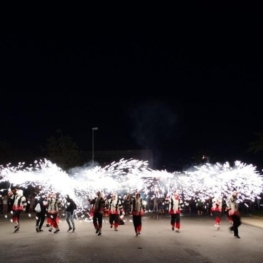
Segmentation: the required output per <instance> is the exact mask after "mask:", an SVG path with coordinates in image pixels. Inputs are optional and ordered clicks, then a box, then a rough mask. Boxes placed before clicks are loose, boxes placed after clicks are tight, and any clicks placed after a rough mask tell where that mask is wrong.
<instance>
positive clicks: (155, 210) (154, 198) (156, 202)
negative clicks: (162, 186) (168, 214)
mask: <svg viewBox="0 0 263 263" xmlns="http://www.w3.org/2000/svg"><path fill="white" fill-rule="evenodd" d="M153 212H154V213H157V214H158V197H157V195H154V196H153Z"/></svg>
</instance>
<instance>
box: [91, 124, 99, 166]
mask: <svg viewBox="0 0 263 263" xmlns="http://www.w3.org/2000/svg"><path fill="white" fill-rule="evenodd" d="M96 130H98V127H94V128H92V167H93V166H94V131H96Z"/></svg>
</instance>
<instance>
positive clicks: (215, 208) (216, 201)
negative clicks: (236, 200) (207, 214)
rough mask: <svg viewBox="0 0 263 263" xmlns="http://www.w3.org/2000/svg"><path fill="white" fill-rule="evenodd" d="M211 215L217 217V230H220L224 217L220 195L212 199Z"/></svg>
mask: <svg viewBox="0 0 263 263" xmlns="http://www.w3.org/2000/svg"><path fill="white" fill-rule="evenodd" d="M211 215H214V216H215V228H216V229H217V230H219V228H220V223H221V215H222V197H221V196H220V195H219V194H217V195H215V197H214V198H213V199H212V208H211Z"/></svg>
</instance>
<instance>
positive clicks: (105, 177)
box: [0, 159, 263, 217]
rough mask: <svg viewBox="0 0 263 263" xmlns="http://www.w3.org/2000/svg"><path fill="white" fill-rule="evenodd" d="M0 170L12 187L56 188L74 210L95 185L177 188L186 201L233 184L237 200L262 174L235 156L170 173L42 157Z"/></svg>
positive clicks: (254, 191)
mask: <svg viewBox="0 0 263 263" xmlns="http://www.w3.org/2000/svg"><path fill="white" fill-rule="evenodd" d="M0 174H1V177H0V178H1V179H0V182H8V183H9V184H10V186H13V187H22V188H28V187H29V186H30V185H31V186H33V187H37V188H39V189H40V191H39V194H47V193H50V192H56V193H59V194H60V196H61V197H62V198H64V197H65V196H66V195H67V194H68V195H69V196H70V197H72V198H73V199H74V200H75V201H76V203H77V205H78V207H79V211H84V210H85V208H86V206H87V199H88V198H92V197H94V196H95V193H96V191H98V190H100V191H102V192H103V193H104V194H105V195H108V194H110V193H113V192H117V193H118V194H119V195H122V196H123V195H125V194H127V193H130V194H134V193H135V192H141V193H142V194H143V196H145V197H146V198H147V197H151V196H152V195H157V196H158V197H163V196H167V195H170V194H171V193H172V192H175V191H177V192H178V193H179V194H181V195H182V196H183V198H184V200H185V201H186V202H187V201H188V200H189V199H190V198H191V197H193V198H194V199H202V200H206V199H208V198H210V197H213V196H215V195H216V194H220V195H221V196H222V197H224V198H226V197H228V196H229V195H230V194H231V192H232V191H234V190H236V191H238V192H239V193H240V194H239V201H244V200H251V201H254V200H255V198H256V197H258V198H259V195H260V193H261V192H262V190H263V176H262V175H261V174H259V172H258V171H257V170H256V167H255V166H253V165H247V164H244V163H242V162H240V161H236V162H235V163H234V166H233V167H231V166H230V165H229V163H228V162H226V163H224V164H219V163H216V164H209V163H206V164H204V165H201V166H195V167H193V168H191V169H188V170H187V171H183V172H174V173H169V172H167V171H165V170H164V171H159V170H152V169H150V168H149V167H148V162H147V161H140V160H135V159H129V160H125V159H121V160H120V161H119V162H113V163H111V164H110V165H108V166H106V167H100V166H96V167H93V168H87V167H86V168H75V169H72V170H71V172H70V173H66V172H65V171H63V170H62V169H61V168H59V167H58V166H57V165H56V164H54V163H52V162H50V161H48V160H46V159H44V160H40V161H35V162H34V164H33V165H30V166H29V167H25V164H24V163H19V164H18V166H11V165H7V166H0ZM2 190H3V189H2ZM80 214H81V213H80ZM81 217H83V215H81ZM84 217H85V216H84Z"/></svg>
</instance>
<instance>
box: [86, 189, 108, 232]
mask: <svg viewBox="0 0 263 263" xmlns="http://www.w3.org/2000/svg"><path fill="white" fill-rule="evenodd" d="M88 201H89V202H90V204H91V205H93V206H92V214H93V225H94V228H95V230H96V232H95V233H96V234H98V236H100V235H101V229H102V219H103V213H104V208H105V200H104V198H103V197H102V193H101V192H100V191H98V192H97V197H95V198H94V199H92V200H91V199H88Z"/></svg>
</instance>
